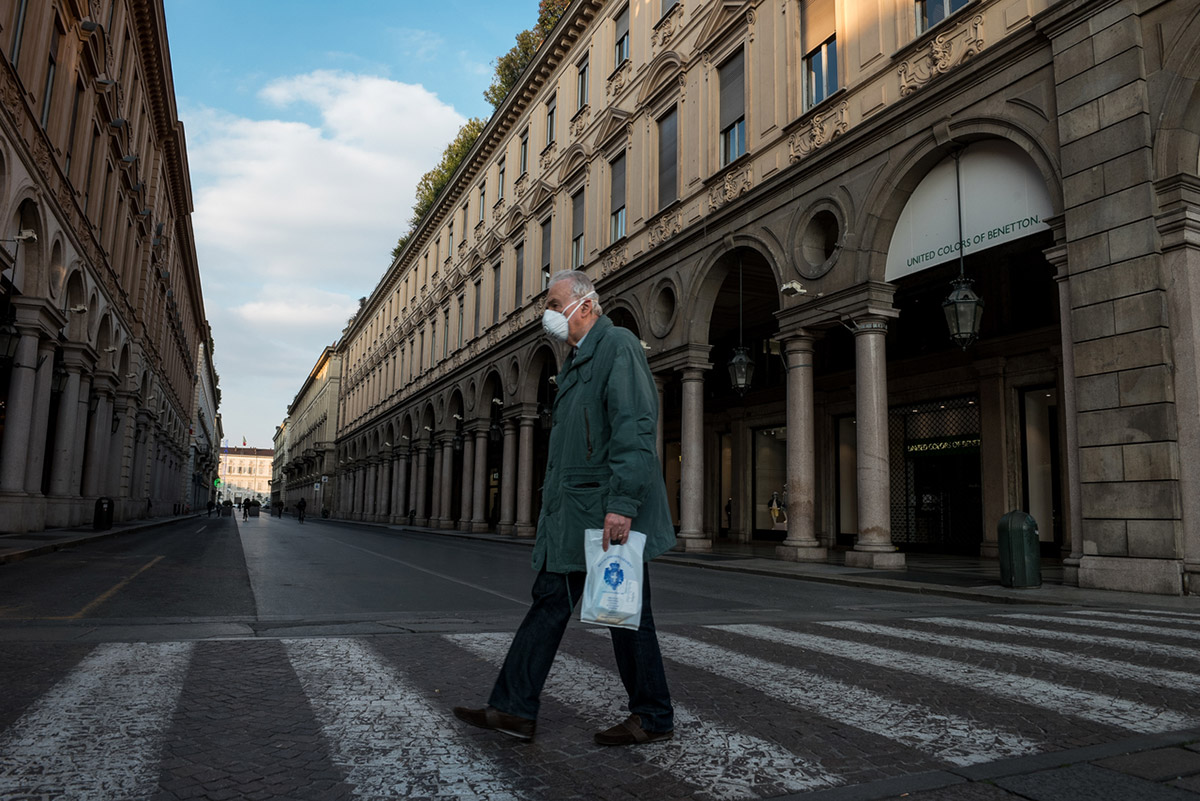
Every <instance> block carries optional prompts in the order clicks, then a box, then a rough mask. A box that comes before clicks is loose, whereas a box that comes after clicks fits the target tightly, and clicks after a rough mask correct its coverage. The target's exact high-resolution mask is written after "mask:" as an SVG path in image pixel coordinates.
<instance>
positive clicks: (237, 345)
mask: <svg viewBox="0 0 1200 801" xmlns="http://www.w3.org/2000/svg"><path fill="white" fill-rule="evenodd" d="M259 96H260V98H261V99H262V100H263V101H264V102H265V103H267V104H269V109H270V111H271V116H273V117H275V118H274V119H260V120H252V119H247V118H244V117H238V116H233V115H229V114H226V113H224V112H221V111H219V110H213V109H200V110H197V111H194V112H192V113H188V112H187V111H186V110H183V111H181V116H182V117H183V118H184V120H185V122H186V125H187V131H188V141H189V146H188V147H189V155H188V160H189V163H190V166H191V175H192V187H193V195H194V203H195V212H194V213H193V215H192V224H193V228H194V230H195V234H196V247H197V253H198V256H199V259H200V269H201V275H202V277H203V283H204V288H205V303H206V307H207V309H208V315H209V319H210V322H211V323H212V326H213V334H214V338H215V339H216V353H217V357H218V361H219V362H220V363H221V367H222V370H223V371H222V387H223V403H222V415H223V417H224V419H225V421H226V430H227V431H229V430H234V429H239V430H240V429H242V428H247V429H253V430H256V431H260V432H265V433H264V436H265V437H267V438H268V439H269V434H270V432H271V431H273V430H274V426H275V425H277V424H278V423H279V422H281V420H282V418H283V415H284V414H285V413H286V408H287V404H288V403H289V402H290V401H291V400H292V395H293V394H294V393H295V392H296V391H297V390H298V389H299V388H300V384H301V383H302V381H303V379H304V376H306V375H307V374H308V371H309V369H310V368H311V367H312V365H313V363H314V362H315V361H316V358H317V356H318V355H319V354H320V352H321V348H323V347H324V346H326V345H328V344H329V343H330V342H333V341H335V340H336V339H337V338H338V336H340V334H341V331H342V327H343V326H344V325H345V322H346V318H348V317H349V316H350V315H351V314H353V313H354V310H355V309H357V308H358V302H357V298H358V297H360V296H362V295H367V294H370V292H371V291H372V289H373V288H374V287H375V285H376V283H377V282H378V280H379V278H380V277H381V276H382V275H383V272H384V270H386V269H387V266H388V264H389V262H390V259H391V250H392V247H393V246H394V245H395V243H396V239H397V238H398V237H399V236H400V235H401V234H402V233H403V232H404V231H405V230H406V228H407V221H408V218H409V217H410V215H411V210H412V197H413V189H414V188H415V186H416V183H417V181H418V180H419V178H420V176H421V175H422V174H423V173H424V172H426V171H427V170H428V169H429V168H430V167H432V166H433V164H434V163H435V162H436V161H437V159H438V158H439V157H440V155H441V152H442V150H443V149H444V148H445V146H446V144H447V143H448V142H450V140H451V139H452V138H453V137H454V135H455V133H457V131H458V128H459V127H460V126H461V125H462V123H463V122H465V119H464V118H463V117H462V116H461V115H460V114H458V113H457V112H456V111H455V110H454V109H453V108H451V107H450V106H448V105H446V104H444V103H442V102H441V101H439V100H438V99H437V97H436V96H435V95H433V94H432V93H430V92H429V91H427V90H425V89H424V88H423V87H421V86H416V85H411V84H404V83H399V82H397V81H391V80H387V79H385V78H379V77H372V76H363V75H354V74H350V73H344V72H328V71H318V72H313V73H310V74H307V75H299V76H294V77H290V78H283V79H278V80H275V81H272V82H271V83H269V84H267V85H266V86H265V87H264V88H262V90H261V91H260V93H259ZM298 119H305V120H308V121H307V122H305V121H297V120H298ZM251 353H253V363H255V364H263V363H267V364H270V365H271V370H272V372H275V371H278V374H279V375H280V376H286V375H290V376H292V380H291V382H290V384H291V385H290V386H289V387H286V388H285V387H283V386H282V385H283V383H284V380H285V379H281V380H280V381H270V382H269V385H270V386H269V387H260V386H256V385H254V384H253V382H247V377H246V375H245V374H246V373H247V372H249V371H251V370H252V369H253V368H251V367H250V364H251V358H250V354H251ZM230 363H232V366H233V370H232V372H230V370H229V369H228V368H229V366H230ZM244 391H247V392H248V393H249V395H250V397H247V398H244V397H243V392H244ZM268 395H269V396H268ZM243 418H244V419H243ZM231 426H232V427H233V428H232V429H231ZM261 444H264V445H265V444H267V443H266V442H262V443H261Z"/></svg>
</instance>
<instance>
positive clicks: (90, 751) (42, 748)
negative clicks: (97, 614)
mask: <svg viewBox="0 0 1200 801" xmlns="http://www.w3.org/2000/svg"><path fill="white" fill-rule="evenodd" d="M191 653H192V644H191V643H182V642H173V643H151V644H148V643H132V644H124V643H108V644H104V645H98V646H96V648H95V649H94V650H93V651H92V652H91V653H90V654H88V656H86V657H84V659H83V660H81V661H80V663H79V664H78V665H76V666H75V668H74V669H73V670H72V671H71V672H70V673H68V674H67V675H66V676H65V677H64V678H63V679H62V681H60V682H59V683H58V684H57V685H55V687H54V688H53V689H52V690H50V691H49V692H47V693H46V694H45V695H43V696H42V697H41V698H40V699H39V700H38V701H37V702H36V703H34V705H33V706H32V707H30V709H29V710H28V711H26V712H25V714H24V715H22V716H21V718H20V719H19V720H17V722H16V723H15V724H13V726H12V727H10V728H9V729H8V730H7V731H6V732H5V733H4V735H3V736H2V737H0V798H14V799H15V798H70V799H74V800H75V801H111V799H114V798H121V799H139V798H148V797H149V796H150V795H151V794H152V793H153V792H154V790H155V788H156V785H157V779H158V753H159V748H160V745H161V742H162V737H163V735H164V734H165V732H166V731H167V729H168V727H169V726H170V723H171V716H172V714H173V713H174V711H175V706H176V704H177V703H178V701H179V692H180V689H181V688H182V687H183V682H184V676H185V674H186V673H187V665H188V660H189V658H190V656H191Z"/></svg>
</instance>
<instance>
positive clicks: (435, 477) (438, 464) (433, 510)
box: [429, 442, 445, 528]
mask: <svg viewBox="0 0 1200 801" xmlns="http://www.w3.org/2000/svg"><path fill="white" fill-rule="evenodd" d="M429 447H430V450H432V452H433V465H432V466H431V469H430V471H429V501H430V503H429V527H430V528H441V526H442V461H443V456H444V455H445V451H444V449H443V448H442V443H440V442H433V443H432V444H431V445H430V446H429Z"/></svg>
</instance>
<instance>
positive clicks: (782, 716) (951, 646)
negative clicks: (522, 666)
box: [0, 609, 1200, 801]
mask: <svg viewBox="0 0 1200 801" xmlns="http://www.w3.org/2000/svg"><path fill="white" fill-rule="evenodd" d="M1197 635H1200V614H1193V613H1189V612H1187V611H1158V610H1133V611H1128V612H1126V611H1110V610H1096V609H1081V610H1064V611H1061V612H1054V613H1045V614H1043V613H1036V612H1021V613H1012V612H1007V611H1005V612H1002V613H999V614H989V615H984V616H980V617H972V618H960V617H947V616H931V617H907V618H901V619H897V618H883V617H875V618H871V619H844V620H828V621H823V622H816V623H793V624H788V625H762V624H758V623H739V624H734V625H711V626H678V627H671V628H670V629H669V630H660V631H659V638H660V642H661V646H662V651H663V655H664V657H665V659H666V660H667V670H668V675H669V677H670V679H671V683H672V690H673V692H674V695H675V702H676V727H677V728H676V737H675V738H674V739H673V740H671V741H668V742H666V743H660V744H655V745H653V746H645V747H642V748H630V749H607V750H606V749H600V748H599V747H596V746H594V745H592V744H591V741H590V736H589V735H590V732H591V731H594V730H596V729H599V728H604V727H607V726H608V725H611V724H612V723H613V722H615V721H617V720H620V719H621V718H622V717H623V716H624V714H625V709H624V707H625V691H624V688H623V687H622V685H621V682H620V679H619V678H618V676H617V674H616V671H615V669H614V667H613V665H612V659H611V655H610V654H609V653H608V649H607V645H606V642H605V641H606V640H607V630H606V629H582V628H581V629H574V628H573V629H572V630H571V631H569V633H568V636H567V638H566V639H565V641H564V643H563V647H562V649H561V650H560V653H559V656H558V658H557V660H556V662H555V667H554V670H553V671H552V673H551V675H550V678H549V680H548V682H547V684H546V687H545V689H544V692H543V709H542V719H541V720H540V721H539V731H538V736H537V738H536V739H535V741H534V743H533V744H529V745H526V744H520V743H517V742H516V741H513V740H511V739H508V738H502V737H497V736H493V735H491V734H489V733H487V732H482V731H479V730H477V729H471V728H469V727H465V726H463V725H462V724H461V723H459V722H458V721H457V720H455V719H454V717H453V715H452V714H451V712H450V709H451V707H452V706H453V705H455V704H467V705H475V704H481V703H482V702H483V700H482V699H484V698H486V695H487V691H488V689H489V687H490V685H489V684H486V683H484V684H481V677H490V676H494V675H495V670H496V669H497V668H498V667H499V665H500V664H501V663H502V661H503V659H504V656H505V653H506V651H507V649H508V646H509V643H510V642H511V638H512V635H511V632H503V633H497V632H480V633H475V632H472V633H462V632H455V633H447V634H443V635H433V634H408V635H396V636H394V637H386V638H385V637H374V638H369V637H325V638H287V639H282V640H280V641H278V642H277V644H276V645H275V646H274V648H273V649H267V650H263V649H262V647H261V646H262V641H259V640H251V639H247V640H245V641H228V640H227V641H223V642H221V643H219V647H220V648H221V649H223V650H221V651H220V654H222V658H225V656H224V655H226V654H229V653H233V654H236V653H238V649H242V650H243V651H249V650H250V649H253V648H256V647H258V648H259V652H258V653H256V657H255V659H254V660H247V661H246V665H247V670H250V669H251V665H254V666H257V667H256V668H255V669H262V666H263V665H264V664H266V663H267V662H270V663H271V664H275V665H276V666H277V667H278V668H279V669H280V670H284V671H286V672H287V673H288V675H289V676H294V686H295V688H297V689H295V690H294V694H295V695H296V698H295V702H296V704H298V705H299V706H300V707H301V708H303V709H306V710H308V711H307V712H305V713H303V714H302V715H301V717H304V718H305V719H307V720H310V721H311V730H312V735H311V737H310V736H309V735H307V734H305V731H292V732H290V733H289V739H288V741H287V742H288V746H287V748H286V749H285V748H284V746H283V745H282V744H281V743H275V744H273V743H271V742H265V743H261V744H254V745H253V746H251V747H257V748H261V750H262V756H263V759H262V760H260V763H261V762H263V761H265V762H266V763H267V764H270V763H271V760H272V759H274V760H279V761H280V764H284V765H289V766H290V765H292V764H294V763H295V764H298V763H296V762H295V760H293V761H286V760H285V757H287V756H288V754H290V752H291V751H294V750H295V748H296V745H295V744H296V743H297V742H304V741H305V740H306V738H307V739H310V740H311V741H312V744H313V745H312V747H313V748H315V749H319V750H320V751H321V752H322V755H323V762H327V763H328V764H330V765H332V766H333V770H334V771H335V773H336V776H335V777H334V778H333V782H334V784H335V785H336V786H337V787H339V788H342V789H341V790H340V791H339V792H341V793H342V794H341V795H336V797H338V798H343V797H344V798H354V799H391V798H466V799H481V800H482V799H489V800H490V799H502V800H505V801H507V800H509V799H539V800H540V799H558V798H598V799H603V798H608V797H614V798H616V797H620V798H628V797H631V796H635V795H636V796H642V797H691V798H699V799H714V801H736V800H737V799H755V798H767V797H773V796H779V795H785V794H801V793H805V792H810V791H814V790H820V789H825V788H832V787H838V786H845V785H850V784H857V783H860V782H863V781H872V780H878V779H888V778H895V777H897V776H901V775H905V774H906V773H916V772H920V771H929V770H937V769H939V768H941V769H947V770H951V769H956V768H963V767H966V766H975V765H981V764H985V763H988V762H993V761H997V760H1002V759H1010V758H1015V757H1022V756H1029V755H1034V754H1043V753H1050V752H1055V751H1061V750H1064V749H1067V748H1075V747H1080V746H1083V745H1098V744H1102V743H1106V742H1115V741H1119V740H1121V739H1123V738H1125V737H1129V736H1131V735H1134V734H1138V735H1142V734H1154V733H1165V732H1172V731H1179V730H1187V729H1195V728H1197V727H1200V678H1197V676H1198V675H1200V649H1198V648H1197V647H1196V645H1195V639H1196V637H1197ZM217 647H218V644H217V643H212V642H204V641H201V642H186V643H184V642H169V643H155V644H148V643H105V644H101V645H97V646H96V647H95V648H94V649H92V650H91V651H90V652H89V653H87V654H86V655H85V656H84V657H83V658H82V659H80V660H79V661H77V662H74V663H73V664H67V665H64V666H63V669H62V675H61V676H60V677H59V678H58V679H57V682H56V683H50V685H49V686H50V688H49V689H48V690H46V691H44V692H42V693H41V694H40V695H38V696H37V697H34V698H32V699H30V700H29V702H28V703H27V704H25V705H24V706H23V707H22V708H21V709H20V710H19V714H14V715H13V716H12V717H11V718H10V722H9V723H8V725H7V726H6V727H5V728H3V729H0V798H72V799H82V801H91V800H92V799H97V800H98V799H110V798H123V799H153V798H157V797H165V795H163V790H162V785H163V782H165V781H166V777H168V776H173V777H174V778H173V781H175V782H176V783H177V784H178V783H179V782H187V781H194V782H195V784H196V789H195V792H193V793H192V796H191V797H199V798H203V797H206V794H207V793H210V792H211V793H216V796H214V797H217V796H221V797H239V796H242V797H255V798H264V799H266V798H272V797H275V796H273V795H272V794H271V793H272V790H271V787H272V785H271V783H270V781H269V780H268V779H269V777H263V776H260V775H255V774H252V773H251V772H249V771H247V770H246V768H245V767H244V766H241V767H239V768H237V769H236V770H235V769H234V768H233V767H231V766H223V763H222V762H221V759H228V757H227V756H219V755H213V754H206V753H204V752H203V749H200V748H198V747H197V748H195V749H192V750H193V751H196V752H197V753H191V752H189V750H188V748H187V747H186V743H187V742H188V739H189V732H190V731H191V728H190V727H192V726H194V725H196V721H195V720H194V716H195V714H196V713H195V712H194V711H193V712H190V713H188V714H184V713H183V712H181V711H180V708H179V707H178V704H179V698H180V695H181V692H183V689H184V688H185V687H187V686H191V685H189V684H188V682H190V681H197V680H198V679H197V678H195V676H194V675H193V674H192V673H191V672H190V671H189V667H190V666H191V665H192V664H193V663H196V662H199V661H204V660H201V659H200V656H201V655H204V654H206V653H207V654H210V655H215V654H216V651H215V650H212V649H216V648H217ZM206 649H208V650H206ZM264 660H266V661H264ZM207 661H208V662H211V661H212V659H211V657H210V658H208V659H207ZM199 672H200V673H203V671H199ZM267 672H270V671H267ZM275 675H276V677H277V676H278V672H277V671H276V674H275ZM9 678H14V677H9ZM15 678H19V677H15ZM272 680H273V679H271V678H270V677H269V676H267V675H264V677H263V679H262V681H263V682H267V681H272ZM274 680H277V678H276V679H274ZM248 683H249V684H250V685H253V683H254V682H253V680H251V681H250V682H248ZM239 686H240V685H239ZM288 686H292V685H288ZM224 692H225V693H226V694H227V695H230V694H236V693H239V692H247V694H246V696H245V698H241V697H240V696H239V697H237V698H227V699H226V700H230V701H232V703H230V704H229V705H228V706H229V707H232V708H238V707H239V706H240V707H242V708H244V710H245V714H247V715H253V714H255V709H254V704H255V703H256V700H258V701H259V702H261V699H262V698H265V697H267V695H265V694H259V695H255V694H254V693H253V692H248V691H244V690H239V689H237V688H235V687H233V686H230V687H228V688H225V690H224ZM272 697H273V696H272ZM289 719H290V718H289ZM290 725H292V726H293V728H294V727H295V726H297V725H299V724H295V723H293V724H290ZM230 726H231V729H232V728H234V727H236V724H235V723H234V722H231V723H230ZM300 728H301V729H304V727H303V726H301V727H300ZM168 742H171V743H174V744H176V745H175V746H173V747H172V748H171V749H170V751H171V753H172V754H174V755H178V754H179V753H184V754H187V759H186V760H184V761H182V762H181V760H180V759H179V758H178V757H177V756H175V757H173V758H172V759H170V760H168V759H167V758H166V757H165V756H164V754H165V753H166V752H167V750H168V749H167V747H166V745H165V744H166V743H168ZM181 742H182V743H184V746H182V747H179V746H178V744H179V743H181ZM273 749H275V750H273ZM285 750H287V751H288V754H285V753H283V752H284V751H285ZM280 769H281V770H282V769H284V768H280ZM288 769H292V768H288ZM180 777H182V778H180ZM293 784H294V783H293ZM210 785H211V787H210ZM322 786H323V787H327V786H330V785H322ZM213 788H216V789H213ZM323 792H324V791H323ZM222 793H224V794H225V795H223V796H222V795H221V794H222ZM287 797H308V796H297V795H296V791H295V790H294V789H292V790H289V792H288V794H287ZM313 797H315V796H313ZM330 797H335V796H330Z"/></svg>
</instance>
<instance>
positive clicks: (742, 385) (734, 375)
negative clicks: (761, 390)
mask: <svg viewBox="0 0 1200 801" xmlns="http://www.w3.org/2000/svg"><path fill="white" fill-rule="evenodd" d="M753 379H754V359H752V358H750V349H749V348H747V347H743V346H741V345H739V346H738V347H736V348H734V349H733V358H732V359H730V360H729V381H730V383H732V384H733V388H734V390H736V391H737V394H739V395H743V396H744V395H745V394H746V391H747V390H749V389H750V382H751V381H752V380H753Z"/></svg>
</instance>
